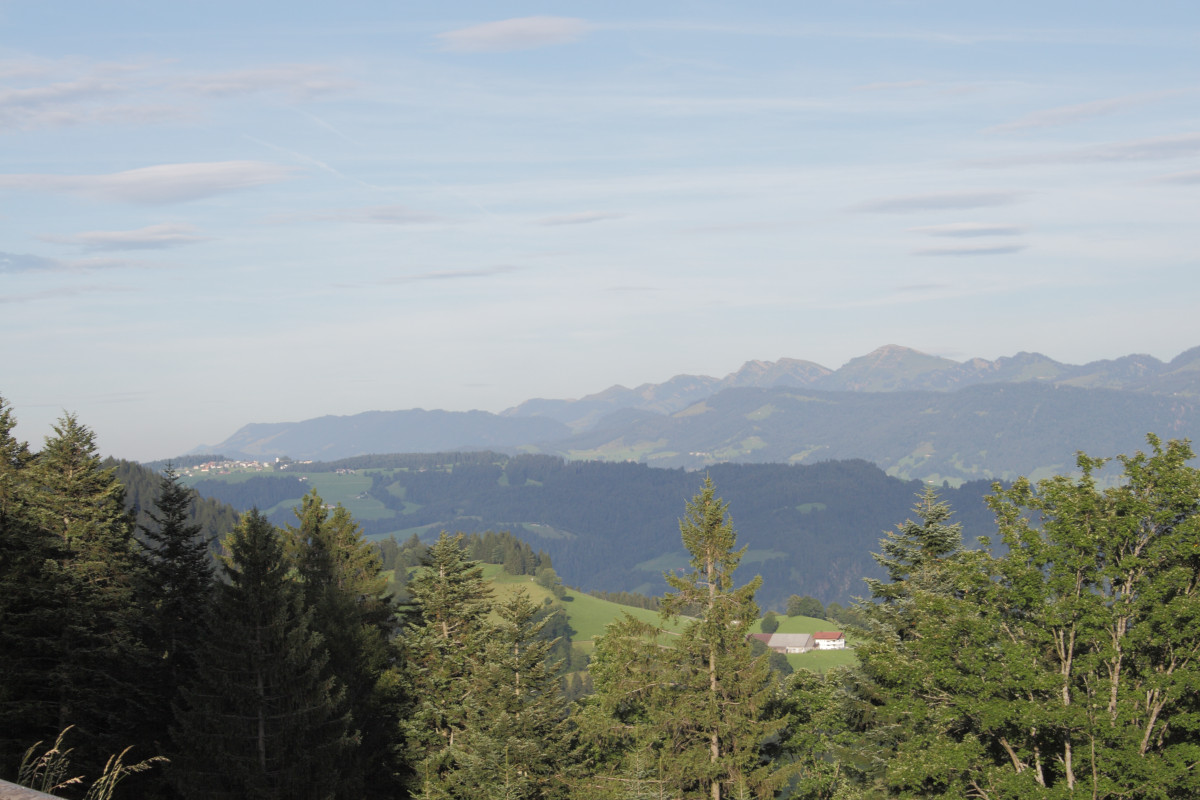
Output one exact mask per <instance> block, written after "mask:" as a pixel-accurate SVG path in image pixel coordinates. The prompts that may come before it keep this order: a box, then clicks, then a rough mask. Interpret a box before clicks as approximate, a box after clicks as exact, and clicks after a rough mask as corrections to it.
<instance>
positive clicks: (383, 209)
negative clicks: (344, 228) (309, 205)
mask: <svg viewBox="0 0 1200 800" xmlns="http://www.w3.org/2000/svg"><path fill="white" fill-rule="evenodd" d="M267 221H268V222H271V223H276V224H289V223H294V222H353V223H361V224H366V225H419V224H422V223H428V222H440V221H442V220H441V218H439V217H436V216H434V215H432V214H426V213H425V212H423V211H417V210H415V209H412V208H409V207H408V206H402V205H385V206H366V207H364V208H341V209H334V210H331V211H318V212H315V213H311V214H279V215H275V216H273V217H270V218H269V219H268V220H267Z"/></svg>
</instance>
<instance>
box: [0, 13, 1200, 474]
mask: <svg viewBox="0 0 1200 800" xmlns="http://www.w3.org/2000/svg"><path fill="white" fill-rule="evenodd" d="M69 5H70V8H69V10H68V9H65V8H64V7H63V6H62V5H61V4H38V3H32V2H24V1H18V2H5V3H0V30H2V31H3V32H4V34H5V35H4V38H3V41H4V42H5V43H6V44H5V45H4V46H3V48H2V49H0V143H3V149H2V150H0V152H3V156H2V157H0V308H2V309H3V313H2V314H0V336H2V337H3V341H4V343H5V344H4V358H3V361H2V362H0V363H2V364H3V371H0V396H3V397H4V398H5V399H6V400H7V401H9V403H11V405H12V407H13V410H14V413H15V414H16V416H17V419H18V421H19V423H20V424H19V427H18V430H17V433H18V435H19V436H20V438H23V439H27V440H29V441H30V442H31V444H33V445H34V446H35V447H36V446H39V445H40V442H41V440H42V437H43V436H45V435H46V434H48V433H49V432H50V426H51V424H52V423H53V421H54V420H55V419H56V418H57V417H58V416H60V415H61V414H62V413H63V411H69V412H73V413H76V414H78V416H79V419H80V420H81V421H82V422H83V423H85V424H87V425H88V426H89V427H91V428H92V429H93V430H95V432H96V433H97V438H98V441H99V444H100V447H101V449H102V451H103V452H105V453H109V454H113V455H116V456H119V457H125V458H132V459H137V460H151V459H157V458H165V457H170V456H174V455H179V454H182V453H183V452H185V451H187V450H190V449H192V448H194V447H196V446H197V445H201V444H214V443H216V442H219V441H222V440H223V439H225V438H227V437H228V436H230V435H231V434H232V433H233V432H234V431H235V430H236V429H238V428H239V427H241V426H242V425H245V424H247V423H251V422H282V421H295V420H302V419H309V418H313V417H317V416H322V415H326V414H334V415H349V414H355V413H359V412H362V411H367V410H394V409H406V408H443V409H447V410H469V409H481V410H487V411H493V412H497V411H501V410H503V409H505V408H508V407H511V406H513V405H516V404H517V403H520V402H522V401H524V400H527V399H530V398H534V397H545V398H574V397H580V396H583V395H587V394H591V393H594V392H598V391H601V390H603V389H605V388H607V387H609V386H612V385H614V384H622V385H625V386H631V387H632V386H636V385H638V384H641V383H660V382H662V381H665V380H667V379H668V378H670V377H672V376H674V375H676V374H683V373H687V374H703V375H711V376H714V377H721V376H724V375H726V374H728V373H730V372H733V371H735V370H737V369H738V368H739V367H740V366H741V365H742V364H743V363H745V362H746V361H748V360H768V361H776V360H778V359H780V358H797V359H804V360H808V361H814V362H817V363H819V364H822V365H823V366H826V367H829V368H830V369H836V368H838V367H839V366H841V365H843V364H844V363H846V362H847V361H849V360H850V359H852V358H855V357H858V356H861V355H864V354H866V353H868V352H870V351H872V350H874V349H876V348H877V347H879V346H881V345H885V344H897V345H902V346H906V347H911V348H914V349H917V350H920V351H922V352H926V353H930V354H933V355H940V356H943V357H947V358H951V359H953V360H956V361H964V360H967V359H969V358H973V357H982V358H987V359H995V358H998V357H1001V356H1011V355H1015V354H1016V353H1018V352H1020V351H1036V352H1040V353H1043V354H1044V355H1046V356H1048V357H1050V358H1053V359H1055V360H1057V361H1060V362H1064V363H1070V364H1083V363H1087V362H1089V361H1095V360H1100V359H1111V358H1117V357H1120V356H1124V355H1128V354H1132V353H1146V354H1149V355H1152V356H1154V357H1156V358H1158V359H1160V360H1162V361H1164V362H1165V361H1169V360H1171V359H1172V358H1174V357H1175V356H1177V355H1178V354H1179V353H1181V352H1183V351H1184V350H1187V349H1189V348H1191V347H1193V346H1195V345H1197V344H1198V343H1200V323H1198V322H1197V320H1196V314H1195V311H1194V309H1195V307H1196V304H1197V299H1198V297H1197V296H1198V294H1200V291H1198V290H1200V273H1198V271H1197V270H1196V269H1195V267H1196V266H1197V261H1198V256H1197V253H1200V226H1197V225H1196V210H1197V208H1200V113H1198V112H1200V82H1198V81H1197V78H1196V72H1195V64H1196V57H1195V53H1196V42H1197V39H1198V37H1200V8H1197V7H1193V6H1190V5H1187V4H1178V3H1162V2H1159V3H1154V2H1152V3H1148V4H1140V5H1138V6H1136V7H1134V6H1125V5H1121V6H1097V5H1096V4H1089V3H1082V2H1068V3H1061V4H1054V5H1052V6H1050V7H1046V6H1045V5H1044V4H1034V3H1031V2H1018V3H1010V4H1005V5H1004V6H1002V7H1000V6H989V7H976V6H975V5H974V4H972V5H970V6H968V5H965V4H961V3H953V2H881V1H877V2H863V3H856V4H837V5H833V6H811V7H810V6H799V5H796V4H790V3H766V4H755V5H753V6H736V7H735V6H724V5H710V4H695V3H665V4H656V5H654V6H652V7H647V6H645V5H644V4H632V3H620V2H618V3H606V4H591V3H575V4H565V5H561V6H558V7H555V8H554V9H553V10H551V11H547V10H546V9H545V8H544V7H542V6H538V5H529V4H499V5H497V4H484V3H465V2H460V3H448V4H439V5H437V6H436V7H434V6H430V7H398V6H396V5H395V4H389V3H382V2H360V3H353V4H350V5H348V6H343V7H338V8H336V9H335V8H332V7H312V8H308V7H303V6H295V5H293V4H289V5H284V4H282V3H275V2H264V3H256V4H244V3H242V4H232V3H226V2H213V3H209V4H204V5H203V6H194V7H193V6H186V7H185V6H177V5H175V4H166V5H158V6H146V5H145V4H141V3H131V2H112V3H105V4H102V5H96V4H85V3H79V4H69Z"/></svg>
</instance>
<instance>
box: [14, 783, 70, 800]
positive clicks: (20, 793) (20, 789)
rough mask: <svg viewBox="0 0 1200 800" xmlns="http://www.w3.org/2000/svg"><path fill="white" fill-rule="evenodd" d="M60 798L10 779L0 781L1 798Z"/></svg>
mask: <svg viewBox="0 0 1200 800" xmlns="http://www.w3.org/2000/svg"><path fill="white" fill-rule="evenodd" d="M45 798H50V800H59V799H58V795H54V794H46V793H45V792H37V791H34V790H33V789H27V788H25V787H24V786H18V785H17V784H15V783H9V782H8V781H0V800H45Z"/></svg>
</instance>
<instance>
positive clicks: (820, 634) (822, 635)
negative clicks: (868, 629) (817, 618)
mask: <svg viewBox="0 0 1200 800" xmlns="http://www.w3.org/2000/svg"><path fill="white" fill-rule="evenodd" d="M843 636H845V634H844V633H842V632H841V631H817V632H816V633H814V634H813V638H814V639H841V638H842V637H843Z"/></svg>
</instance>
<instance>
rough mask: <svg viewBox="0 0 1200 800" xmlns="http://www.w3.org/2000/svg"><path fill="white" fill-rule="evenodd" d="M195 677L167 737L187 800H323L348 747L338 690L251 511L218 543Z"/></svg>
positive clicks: (279, 557)
mask: <svg viewBox="0 0 1200 800" xmlns="http://www.w3.org/2000/svg"><path fill="white" fill-rule="evenodd" d="M224 548H225V550H226V551H227V555H226V556H225V557H224V559H223V560H224V564H225V570H226V574H227V577H228V580H229V582H228V583H226V584H221V585H220V586H219V587H218V591H217V596H216V602H215V607H214V614H213V617H212V624H211V625H210V626H209V629H208V631H207V637H206V639H205V644H204V648H203V649H202V651H201V653H200V669H199V670H198V672H197V675H196V678H195V680H194V682H193V683H192V684H191V685H190V686H189V687H186V688H185V690H184V692H183V700H182V703H181V704H180V706H179V707H178V709H177V724H176V726H175V728H174V729H173V731H172V734H173V738H174V741H175V746H176V752H175V754H174V757H173V761H172V764H171V766H170V775H171V777H172V781H173V783H174V784H175V786H176V788H177V789H178V791H179V792H180V794H182V795H183V796H184V797H186V798H196V799H197V800H199V799H200V798H204V800H210V799H215V798H231V799H232V798H246V797H254V798H268V799H269V798H278V799H279V800H285V799H288V798H297V799H298V800H299V799H304V798H312V800H324V799H325V798H332V797H333V796H334V794H335V791H336V788H337V786H338V783H339V781H340V780H341V775H342V766H343V764H342V760H343V755H344V753H345V751H346V748H347V745H348V733H347V731H348V725H349V719H348V715H347V714H346V712H345V711H344V709H343V707H342V704H341V695H342V691H341V689H340V688H339V687H338V686H337V683H336V681H335V680H334V679H333V678H331V677H326V675H325V666H326V662H327V659H328V657H327V655H326V653H325V651H324V648H323V646H322V640H321V637H320V634H318V633H316V632H315V631H314V630H313V628H312V617H313V612H312V610H311V609H309V608H307V607H306V606H305V603H304V593H303V589H302V587H301V586H300V585H299V584H298V583H297V582H296V581H294V580H293V579H292V578H291V577H289V575H288V571H289V565H288V563H287V561H286V560H285V558H284V555H283V543H282V541H281V537H280V535H279V532H278V531H277V530H276V529H275V528H274V527H273V526H272V525H271V524H270V522H268V521H267V519H266V517H264V516H263V515H262V514H261V513H259V512H258V511H257V510H254V511H250V512H248V513H247V514H246V515H244V516H243V518H242V521H241V522H240V523H239V524H238V526H237V527H236V528H235V529H234V530H233V532H232V533H231V534H230V535H229V536H228V537H227V538H226V540H225V542H224Z"/></svg>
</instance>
